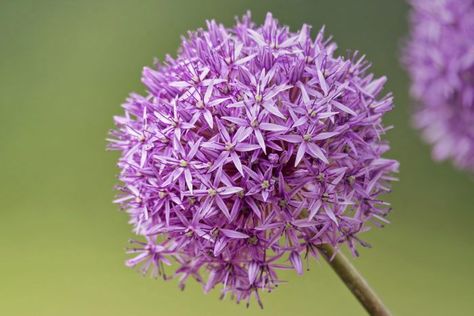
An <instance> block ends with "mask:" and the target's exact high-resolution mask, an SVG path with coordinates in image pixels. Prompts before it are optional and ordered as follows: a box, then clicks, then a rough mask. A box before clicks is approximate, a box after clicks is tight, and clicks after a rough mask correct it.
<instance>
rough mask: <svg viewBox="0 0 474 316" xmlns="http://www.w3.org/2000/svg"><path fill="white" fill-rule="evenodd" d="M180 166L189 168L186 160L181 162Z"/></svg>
mask: <svg viewBox="0 0 474 316" xmlns="http://www.w3.org/2000/svg"><path fill="white" fill-rule="evenodd" d="M179 165H180V166H181V167H183V168H186V167H187V166H188V162H187V161H186V160H181V161H180V162H179Z"/></svg>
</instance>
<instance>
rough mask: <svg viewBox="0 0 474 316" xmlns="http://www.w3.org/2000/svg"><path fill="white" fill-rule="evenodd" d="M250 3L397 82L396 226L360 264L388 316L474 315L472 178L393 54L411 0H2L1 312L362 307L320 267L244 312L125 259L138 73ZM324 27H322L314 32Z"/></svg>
mask: <svg viewBox="0 0 474 316" xmlns="http://www.w3.org/2000/svg"><path fill="white" fill-rule="evenodd" d="M247 9H250V10H252V11H253V16H254V18H255V19H256V21H257V22H259V23H260V22H262V21H263V18H264V15H265V12H266V11H272V12H273V13H274V15H275V16H276V17H277V18H279V19H280V21H281V22H282V23H284V24H288V25H290V26H291V27H292V29H293V30H295V29H296V28H298V27H299V26H300V25H301V24H302V23H309V24H312V25H313V26H314V28H315V29H316V30H317V29H319V27H320V26H321V25H323V24H325V25H326V26H327V33H329V34H333V35H334V38H335V40H336V41H337V43H338V44H339V47H340V49H339V53H340V54H346V50H347V49H357V50H360V51H362V52H363V53H366V54H367V56H368V59H369V60H370V61H372V62H373V71H374V72H375V73H376V74H377V75H382V74H386V75H388V77H389V82H388V84H387V91H388V90H390V91H393V92H394V94H395V97H396V104H397V107H396V109H395V110H394V111H393V112H392V113H391V114H390V115H389V116H388V117H387V118H386V123H387V124H394V125H395V127H396V128H395V129H394V130H393V131H392V132H390V134H389V135H388V138H389V139H390V141H391V145H392V148H393V150H392V151H391V152H390V154H389V156H390V157H393V158H396V159H399V160H400V162H401V173H400V175H399V176H400V182H399V183H396V184H395V185H394V187H393V193H392V194H391V195H390V197H389V200H390V201H391V202H392V203H393V208H394V211H393V213H392V215H391V218H390V219H391V221H392V224H391V225H389V226H388V227H386V228H385V229H383V230H374V231H372V232H370V233H368V234H367V235H366V236H365V239H366V240H367V241H369V242H370V243H371V244H372V245H373V246H374V248H373V249H368V250H366V249H362V256H361V257H360V258H358V259H354V262H355V264H356V266H357V267H358V268H360V270H361V271H362V273H363V274H364V275H365V276H366V277H367V279H368V280H369V281H370V283H371V284H372V285H373V286H374V287H375V288H376V289H377V290H378V291H379V292H380V294H381V296H382V297H383V298H384V299H385V301H386V303H387V305H388V306H389V307H391V309H392V310H393V311H394V314H395V315H447V314H449V313H451V314H453V315H472V314H473V313H474V312H473V308H474V300H473V299H472V297H473V295H474V289H473V287H474V285H473V281H474V277H473V276H472V266H473V264H474V243H473V241H474V230H473V229H472V223H473V221H474V207H473V205H474V194H473V193H474V187H473V183H474V182H473V180H472V177H469V176H468V175H466V174H463V173H461V172H459V171H456V170H454V169H453V168H452V167H451V165H450V164H449V163H443V164H436V163H434V162H432V161H431V159H430V152H429V148H428V147H427V146H426V145H424V144H423V143H422V142H421V141H420V139H419V137H418V134H417V133H416V131H414V130H412V128H411V123H410V109H411V107H410V101H409V98H408V92H407V89H408V83H407V77H406V75H405V74H404V72H403V70H402V69H401V68H400V66H399V64H398V59H397V58H398V57H397V55H398V53H399V50H400V45H401V39H402V38H403V36H404V35H405V34H406V32H407V10H408V7H407V5H406V4H405V3H404V2H403V1H394V0H386V1H380V0H372V1H362V0H361V1H353V0H347V1H322V0H321V1H301V0H300V1H298V0H296V1H284V0H280V1H218V0H216V1H193V0H190V1H182V0H173V1H158V0H153V1H117V0H109V1H104V0H94V1H66V0H62V1H59V0H58V1H51V0H41V1H38V0H29V1H25V0H1V1H0V45H1V46H0V47H1V48H0V120H1V121H0V177H1V180H2V181H1V182H0V198H1V206H0V208H1V211H0V249H1V251H2V252H1V255H0V315H48V316H51V315H68V316H73V315H115V316H120V315H170V316H171V315H262V316H263V315H299V316H304V315H365V313H364V311H363V309H362V308H361V307H360V306H359V305H358V303H357V301H356V300H355V299H354V298H353V297H352V296H351V294H350V293H349V291H347V289H346V288H345V287H344V285H343V284H342V283H341V282H340V281H339V280H338V279H337V277H336V276H335V275H334V274H333V273H332V271H331V270H330V269H329V268H328V267H327V265H326V264H325V263H324V262H312V263H311V266H310V267H311V269H310V271H309V272H307V273H305V275H304V276H303V277H298V276H296V275H295V273H290V272H288V273H285V274H284V278H285V279H287V280H289V281H290V282H289V283H288V284H286V285H284V286H281V287H280V288H279V289H278V290H277V291H275V292H274V293H272V294H270V295H264V304H265V309H264V310H260V309H259V308H258V307H257V306H256V304H253V306H251V308H250V309H246V308H245V306H244V305H236V304H235V303H234V302H232V301H229V300H226V301H224V302H221V301H219V300H218V293H216V292H213V293H211V294H209V295H204V294H203V293H202V291H201V289H200V287H199V286H198V285H196V284H190V285H189V286H188V287H187V288H186V290H185V291H184V292H180V291H179V289H178V287H177V284H176V282H174V281H171V282H163V281H162V280H153V279H150V278H142V277H140V276H139V275H138V274H137V273H136V272H135V271H133V270H129V269H128V268H125V267H124V265H123V262H124V260H125V258H126V257H127V256H126V255H125V253H124V247H126V245H127V239H128V238H129V237H131V235H130V227H129V226H128V224H127V216H126V215H125V214H123V213H120V212H119V211H118V207H117V206H115V205H113V204H112V203H111V200H112V199H113V197H114V194H115V193H114V191H113V186H114V184H116V183H117V181H116V178H115V175H116V173H117V169H116V168H115V162H116V159H117V157H118V154H117V153H115V152H114V153H110V152H106V151H105V149H104V148H105V145H106V142H105V138H106V135H107V131H108V129H110V128H111V127H112V116H113V115H114V114H118V113H121V108H120V104H121V103H122V101H123V100H124V99H125V97H126V96H127V94H128V93H129V92H130V91H137V92H143V91H144V88H143V87H142V85H141V84H140V73H141V69H142V67H143V66H145V65H150V64H151V63H152V60H153V58H154V57H158V58H162V57H163V56H164V55H165V54H166V53H172V54H175V52H176V50H177V47H178V45H179V43H180V39H179V38H180V35H182V34H184V33H185V32H186V31H187V30H189V29H195V28H197V27H200V26H203V25H204V21H205V19H209V18H215V19H217V20H218V21H221V22H223V23H225V24H226V25H231V24H232V23H233V18H234V16H235V15H241V14H243V13H244V12H245V11H246V10H247ZM314 33H315V30H313V34H314Z"/></svg>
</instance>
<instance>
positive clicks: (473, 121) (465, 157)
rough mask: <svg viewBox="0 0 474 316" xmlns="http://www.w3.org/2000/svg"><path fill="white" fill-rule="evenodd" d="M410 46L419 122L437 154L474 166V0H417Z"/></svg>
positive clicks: (463, 166)
mask: <svg viewBox="0 0 474 316" xmlns="http://www.w3.org/2000/svg"><path fill="white" fill-rule="evenodd" d="M410 2H411V4H412V12H411V33H410V37H409V39H408V42H407V45H406V47H405V50H404V63H405V66H406V68H407V70H408V72H409V74H410V77H411V81H412V85H411V92H412V95H413V97H414V99H415V100H416V101H417V103H418V107H417V111H416V115H415V124H416V126H417V127H418V128H419V129H421V131H422V132H423V136H424V139H425V140H426V141H427V142H428V143H430V144H432V145H433V157H434V158H435V159H436V160H445V159H451V160H452V161H453V162H454V164H455V166H457V167H458V168H460V169H466V170H471V171H474V1H473V0H441V1H439V0H438V1H433V0H412V1H410Z"/></svg>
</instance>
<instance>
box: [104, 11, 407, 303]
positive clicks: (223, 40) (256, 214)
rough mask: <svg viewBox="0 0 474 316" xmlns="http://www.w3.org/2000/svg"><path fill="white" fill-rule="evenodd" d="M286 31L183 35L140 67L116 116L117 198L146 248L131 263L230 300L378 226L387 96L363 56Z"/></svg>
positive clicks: (240, 29) (390, 166)
mask: <svg viewBox="0 0 474 316" xmlns="http://www.w3.org/2000/svg"><path fill="white" fill-rule="evenodd" d="M335 49H336V45H335V44H334V43H332V42H330V41H329V40H325V39H324V38H323V32H322V31H321V32H319V33H318V35H317V36H316V39H312V38H311V37H310V27H309V26H307V25H304V26H303V27H302V28H301V30H299V31H298V32H296V33H293V32H290V31H289V29H288V27H286V26H280V25H278V22H277V21H276V20H275V19H274V18H273V17H272V15H271V14H268V15H267V17H266V19H265V23H264V24H263V25H262V26H256V25H255V24H254V23H253V22H252V21H251V19H250V14H247V15H246V16H244V17H243V18H242V19H241V20H238V21H237V24H236V25H235V26H234V27H233V28H225V27H224V26H222V25H220V24H217V23H216V22H214V21H210V22H207V30H202V29H199V30H197V31H196V32H190V33H189V36H188V38H186V39H183V42H182V45H181V48H180V50H179V53H178V56H177V57H176V58H171V57H167V58H166V61H165V62H164V63H163V64H157V65H155V66H154V67H153V68H145V69H144V71H143V79H142V80H143V83H144V84H145V85H146V87H147V93H146V95H145V96H141V95H137V94H132V95H131V96H130V98H129V99H128V100H127V102H126V103H125V104H124V105H123V107H124V109H125V115H124V116H120V117H116V118H115V123H116V126H117V128H116V130H114V131H112V133H111V134H112V138H113V139H111V140H110V147H111V148H112V149H115V150H119V151H121V153H122V155H121V158H120V160H119V163H118V165H119V167H120V169H121V173H120V180H121V181H122V182H123V186H122V187H121V188H120V190H121V192H122V193H121V196H120V197H119V198H118V200H117V202H118V203H121V205H122V206H123V208H125V209H126V210H127V212H128V213H129V214H130V218H131V223H132V224H133V226H134V232H135V233H136V234H138V235H141V236H143V241H136V242H134V243H135V244H136V245H137V247H136V248H134V249H131V250H130V251H131V252H133V253H136V254H137V256H136V257H134V258H133V259H130V260H128V261H127V264H128V265H129V266H132V267H133V266H137V265H141V266H142V267H143V271H144V272H145V273H146V272H147V271H148V270H150V269H153V272H152V273H153V274H154V275H157V274H163V275H164V273H165V271H164V268H165V265H177V266H178V267H177V269H175V270H174V271H173V273H172V274H173V275H174V276H176V277H178V278H179V280H180V284H181V286H184V282H185V281H186V279H188V278H189V277H192V278H195V279H196V280H198V281H199V282H202V284H203V285H204V288H205V290H206V291H207V290H210V289H212V288H214V287H216V286H217V285H219V284H220V285H221V286H222V294H223V296H224V295H226V294H227V293H230V294H231V296H232V297H234V298H236V300H237V301H240V300H242V299H249V298H250V296H251V295H252V293H254V295H255V296H256V297H257V299H258V302H259V303H260V298H259V294H258V292H257V290H258V289H260V290H268V291H270V290H271V289H273V288H274V287H275V286H277V284H278V283H279V280H278V274H277V270H279V269H286V268H291V267H292V268H294V269H295V270H296V271H297V272H298V273H302V272H303V263H302V259H301V258H302V256H307V255H308V254H310V255H314V256H316V255H317V254H318V248H317V246H318V245H320V244H325V243H328V244H331V245H333V246H335V247H336V248H338V247H340V245H341V244H344V243H345V244H347V245H348V246H349V248H350V249H351V250H352V251H353V253H354V254H356V244H357V243H359V244H362V245H366V244H365V243H364V242H363V241H361V240H360V239H359V237H358V234H359V233H360V232H364V231H366V230H368V229H369V227H370V226H371V225H370V224H369V223H371V224H374V225H381V224H382V223H383V222H385V221H386V220H385V216H386V215H387V213H388V211H389V209H388V205H387V203H385V202H383V201H382V200H380V195H381V194H383V193H385V192H387V191H389V186H388V184H389V182H390V181H391V180H393V178H392V177H391V173H393V172H395V171H396V170H397V168H398V163H397V162H396V161H394V160H389V159H385V158H382V155H383V154H384V153H385V152H386V151H387V150H388V149H389V147H388V145H387V144H386V143H385V142H383V141H382V140H381V136H382V135H383V134H384V133H385V131H386V128H384V127H383V125H382V116H383V115H384V113H385V112H387V111H390V110H391V109H392V106H393V104H392V97H391V96H390V95H387V96H380V91H381V90H382V87H383V85H384V83H385V81H386V79H385V77H382V78H378V79H375V78H374V77H373V75H371V74H368V73H366V71H367V69H368V68H369V65H368V64H367V63H366V62H365V61H364V58H362V57H360V58H359V57H356V56H355V55H354V56H352V57H351V58H350V59H344V58H342V57H337V56H335V55H334V51H335Z"/></svg>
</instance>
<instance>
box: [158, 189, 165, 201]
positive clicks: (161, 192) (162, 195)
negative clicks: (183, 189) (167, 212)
mask: <svg viewBox="0 0 474 316" xmlns="http://www.w3.org/2000/svg"><path fill="white" fill-rule="evenodd" d="M158 196H159V197H160V199H164V198H165V196H166V192H165V191H160V192H159V193H158Z"/></svg>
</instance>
